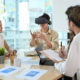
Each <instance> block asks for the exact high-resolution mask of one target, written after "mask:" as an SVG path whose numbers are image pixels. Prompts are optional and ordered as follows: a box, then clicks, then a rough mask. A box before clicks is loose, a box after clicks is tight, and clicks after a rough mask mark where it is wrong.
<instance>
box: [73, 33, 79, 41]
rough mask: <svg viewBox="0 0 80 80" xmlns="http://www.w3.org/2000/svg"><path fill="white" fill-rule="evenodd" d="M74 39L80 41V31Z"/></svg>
mask: <svg viewBox="0 0 80 80" xmlns="http://www.w3.org/2000/svg"><path fill="white" fill-rule="evenodd" d="M74 41H76V42H80V33H78V34H77V35H76V36H75V37H74Z"/></svg>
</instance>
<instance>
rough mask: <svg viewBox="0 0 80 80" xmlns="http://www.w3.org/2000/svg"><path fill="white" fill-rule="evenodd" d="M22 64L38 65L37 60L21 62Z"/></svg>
mask: <svg viewBox="0 0 80 80" xmlns="http://www.w3.org/2000/svg"><path fill="white" fill-rule="evenodd" d="M22 64H26V65H39V60H27V61H25V62H23V63H22Z"/></svg>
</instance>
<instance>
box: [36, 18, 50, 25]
mask: <svg viewBox="0 0 80 80" xmlns="http://www.w3.org/2000/svg"><path fill="white" fill-rule="evenodd" d="M35 23H36V24H45V23H48V24H51V21H48V20H47V19H46V18H35Z"/></svg>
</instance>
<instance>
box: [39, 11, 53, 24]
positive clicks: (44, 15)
mask: <svg viewBox="0 0 80 80" xmlns="http://www.w3.org/2000/svg"><path fill="white" fill-rule="evenodd" d="M39 18H46V19H47V20H48V24H49V25H51V23H52V22H51V21H50V16H49V15H48V14H46V13H44V14H43V15H41V16H40V17H39Z"/></svg>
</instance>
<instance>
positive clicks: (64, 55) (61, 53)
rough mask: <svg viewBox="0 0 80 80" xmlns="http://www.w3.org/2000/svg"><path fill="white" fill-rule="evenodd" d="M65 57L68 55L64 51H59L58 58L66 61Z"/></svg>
mask: <svg viewBox="0 0 80 80" xmlns="http://www.w3.org/2000/svg"><path fill="white" fill-rule="evenodd" d="M67 55H68V53H67V52H66V51H65V50H60V51H59V56H60V57H61V58H64V59H67Z"/></svg>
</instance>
